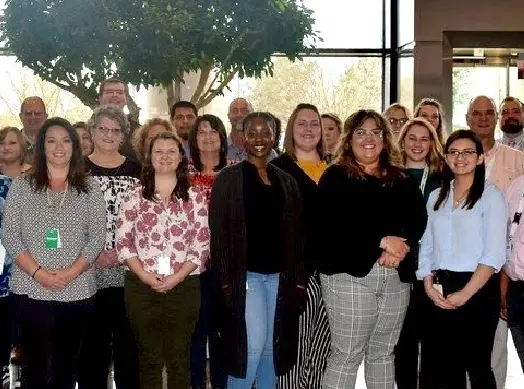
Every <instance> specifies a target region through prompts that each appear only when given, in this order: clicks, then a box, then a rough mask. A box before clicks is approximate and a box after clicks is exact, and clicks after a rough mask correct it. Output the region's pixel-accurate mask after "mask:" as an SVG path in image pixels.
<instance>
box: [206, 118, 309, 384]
mask: <svg viewBox="0 0 524 389" xmlns="http://www.w3.org/2000/svg"><path fill="white" fill-rule="evenodd" d="M243 128H244V135H245V143H244V144H245V149H246V152H247V154H248V160H247V161H244V162H242V163H240V164H237V165H234V166H230V167H226V168H224V169H223V170H222V171H221V172H220V173H219V174H218V176H217V177H216V179H215V182H214V184H213V189H212V192H211V202H210V207H209V224H210V229H211V259H210V271H211V272H212V275H213V276H214V277H215V278H216V281H217V282H218V284H219V285H220V292H219V295H220V300H221V304H219V307H218V308H217V309H215V311H217V312H218V314H217V317H216V318H215V320H214V324H215V325H216V326H217V328H216V329H215V330H216V331H218V333H219V336H218V339H219V340H220V343H221V344H220V346H219V348H220V349H221V353H222V356H221V361H222V363H223V365H224V366H223V367H224V369H225V371H226V372H227V373H228V374H229V379H228V388H229V389H240V388H245V389H251V387H252V385H253V382H256V385H257V388H258V389H274V387H275V385H276V375H281V374H283V373H285V372H286V371H288V370H289V369H290V368H291V367H292V366H293V365H294V364H295V362H296V354H297V342H296V338H297V337H296V334H297V332H298V322H299V320H298V316H299V314H300V307H301V305H302V299H303V297H304V294H305V290H304V289H305V285H306V276H305V273H304V267H303V263H302V255H303V236H302V234H301V200H300V195H299V191H298V187H297V184H296V182H295V180H293V178H292V177H291V176H289V175H288V174H287V173H284V172H283V171H281V170H280V169H278V168H275V167H274V166H272V165H269V166H268V165H267V156H268V155H269V153H270V152H271V148H272V146H273V141H274V135H275V133H274V128H275V124H274V120H273V118H272V117H271V116H270V115H268V114H266V113H260V112H255V113H252V114H249V115H248V116H247V117H246V118H245V119H244V123H243Z"/></svg>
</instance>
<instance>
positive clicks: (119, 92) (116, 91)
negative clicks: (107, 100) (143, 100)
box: [102, 89, 126, 96]
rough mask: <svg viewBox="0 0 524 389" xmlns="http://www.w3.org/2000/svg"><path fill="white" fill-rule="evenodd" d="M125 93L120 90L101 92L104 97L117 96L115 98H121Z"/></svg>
mask: <svg viewBox="0 0 524 389" xmlns="http://www.w3.org/2000/svg"><path fill="white" fill-rule="evenodd" d="M125 93H126V92H125V91H123V90H121V89H104V90H103V91H102V94H104V95H117V96H123V95H125Z"/></svg>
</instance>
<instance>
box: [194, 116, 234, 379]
mask: <svg viewBox="0 0 524 389" xmlns="http://www.w3.org/2000/svg"><path fill="white" fill-rule="evenodd" d="M189 153H190V155H191V158H190V163H189V179H190V182H191V186H192V187H194V188H195V189H197V190H198V191H199V192H201V193H203V194H204V195H205V203H206V206H208V205H209V199H210V197H211V187H212V185H213V181H214V180H215V177H216V175H217V174H218V173H219V172H220V170H222V169H223V168H224V167H226V165H227V134H226V128H225V126H224V123H222V120H220V118H219V117H217V116H215V115H209V114H206V115H202V116H199V117H198V118H197V119H196V122H195V125H194V126H193V127H192V128H191V130H189ZM206 260H207V258H206ZM212 295H213V284H212V278H211V272H209V271H207V268H204V269H203V271H202V273H201V274H200V313H199V316H198V321H197V323H196V325H195V331H194V333H193V339H192V344H191V388H193V389H205V388H206V387H207V386H206V381H207V368H206V366H207V349H208V348H207V345H208V340H209V362H210V366H209V368H210V369H209V372H210V379H211V387H212V388H213V389H222V388H225V387H226V381H227V376H226V374H225V373H224V372H223V371H222V369H221V368H220V366H219V360H218V357H217V355H216V353H215V347H214V346H215V343H214V342H213V339H212V338H211V300H212V297H213V296H212Z"/></svg>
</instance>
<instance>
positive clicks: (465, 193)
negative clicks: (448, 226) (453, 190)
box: [453, 189, 469, 208]
mask: <svg viewBox="0 0 524 389" xmlns="http://www.w3.org/2000/svg"><path fill="white" fill-rule="evenodd" d="M468 193H469V189H468V190H466V191H465V192H464V193H463V194H462V196H460V197H459V198H458V199H456V200H453V206H454V207H455V208H457V207H458V206H459V204H460V203H461V202H463V201H464V199H465V198H466V196H467V195H468Z"/></svg>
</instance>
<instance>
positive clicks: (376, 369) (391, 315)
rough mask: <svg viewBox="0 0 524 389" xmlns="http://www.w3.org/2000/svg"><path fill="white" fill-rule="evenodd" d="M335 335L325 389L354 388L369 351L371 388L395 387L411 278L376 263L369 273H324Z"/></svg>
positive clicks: (367, 365) (367, 363)
mask: <svg viewBox="0 0 524 389" xmlns="http://www.w3.org/2000/svg"><path fill="white" fill-rule="evenodd" d="M320 279H321V283H322V294H323V296H324V301H325V303H326V306H327V311H328V318H329V326H330V329H331V336H332V340H333V345H332V354H331V357H330V358H329V359H328V364H327V368H326V371H325V373H324V379H323V388H324V389H353V388H354V387H355V381H356V377H357V371H358V368H359V366H360V364H361V363H362V360H363V359H364V357H365V379H366V386H367V388H368V389H393V388H394V385H395V372H394V363H393V360H394V357H393V350H394V347H395V345H396V344H397V341H398V338H399V336H400V330H401V329H402V323H403V322H404V317H405V315H406V310H407V307H408V303H409V291H410V287H409V284H405V283H402V282H400V278H399V276H398V272H397V271H396V270H395V269H388V268H385V267H382V266H379V265H378V263H375V265H374V266H373V268H372V269H371V271H370V272H369V274H368V275H367V276H365V277H353V276H351V275H349V274H347V273H340V274H334V275H324V274H322V275H321V278H320Z"/></svg>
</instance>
